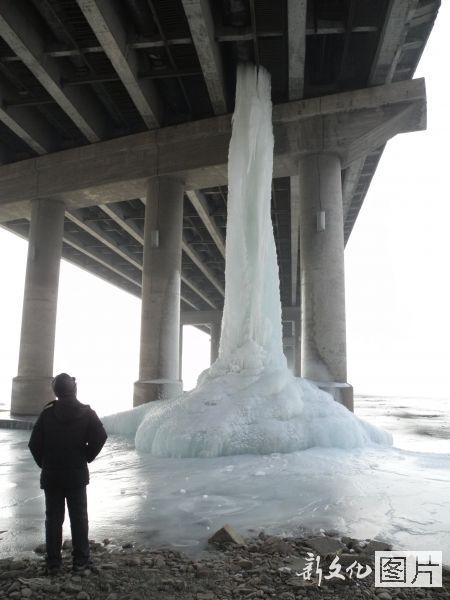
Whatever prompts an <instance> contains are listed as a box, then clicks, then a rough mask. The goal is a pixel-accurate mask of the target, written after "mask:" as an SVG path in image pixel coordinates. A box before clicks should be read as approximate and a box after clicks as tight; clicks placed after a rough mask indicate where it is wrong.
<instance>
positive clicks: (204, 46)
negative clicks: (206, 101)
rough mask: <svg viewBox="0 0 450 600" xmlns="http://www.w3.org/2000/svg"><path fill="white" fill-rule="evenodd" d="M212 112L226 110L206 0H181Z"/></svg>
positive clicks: (209, 11)
mask: <svg viewBox="0 0 450 600" xmlns="http://www.w3.org/2000/svg"><path fill="white" fill-rule="evenodd" d="M182 2H183V8H184V12H185V13H186V17H187V20H188V23H189V28H190V30H191V35H192V41H193V42H194V46H195V49H196V51H197V56H198V60H199V63H200V66H201V68H202V72H203V77H204V78H205V83H206V87H207V88H208V93H209V97H210V100H211V104H212V107H213V111H214V114H216V115H221V114H224V113H226V112H227V102H226V96H225V84H224V79H223V69H222V59H221V56H220V48H219V45H218V43H217V42H216V40H215V36H214V21H213V17H212V14H211V9H210V6H209V2H208V0H182Z"/></svg>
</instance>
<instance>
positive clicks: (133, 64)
mask: <svg viewBox="0 0 450 600" xmlns="http://www.w3.org/2000/svg"><path fill="white" fill-rule="evenodd" d="M77 3H78V6H79V7H80V9H81V11H82V12H83V14H84V16H85V18H86V20H87V21H88V23H89V25H90V26H91V29H92V31H93V32H94V33H95V36H96V37H97V39H98V41H99V42H100V44H101V46H102V48H103V49H104V51H105V53H106V55H107V57H108V58H109V60H110V61H111V64H112V66H113V67H114V69H115V70H116V72H117V74H118V76H119V78H120V80H121V81H122V83H123V85H124V86H125V88H126V90H127V92H128V94H129V95H130V98H131V99H132V101H133V102H134V104H135V106H136V108H137V110H138V111H139V114H140V115H141V117H142V119H143V121H144V123H145V124H146V126H147V127H148V128H149V129H153V128H155V127H158V126H159V124H160V113H161V105H160V100H159V97H158V93H157V91H156V88H155V86H154V84H153V82H152V81H150V80H148V79H147V80H139V77H138V56H137V51H136V50H133V49H132V48H129V47H128V46H127V32H126V31H125V29H124V27H123V24H122V21H121V18H120V16H119V15H118V14H117V12H116V10H115V6H114V3H113V2H111V1H110V0H77Z"/></svg>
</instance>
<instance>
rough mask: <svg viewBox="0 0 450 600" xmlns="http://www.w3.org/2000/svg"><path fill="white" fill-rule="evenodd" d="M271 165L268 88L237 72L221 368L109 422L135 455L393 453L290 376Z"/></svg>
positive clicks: (244, 69)
mask: <svg viewBox="0 0 450 600" xmlns="http://www.w3.org/2000/svg"><path fill="white" fill-rule="evenodd" d="M272 161H273V134H272V118H271V102H270V79H269V76H268V74H267V73H266V72H265V71H264V70H263V69H259V71H257V70H256V69H255V68H254V67H251V66H241V67H240V68H239V69H238V77H237V93H236V110H235V113H234V118H233V133H232V138H231V143H230V153H229V166H228V177H229V193H228V226H227V244H226V270H225V278H226V283H225V308H224V315H223V323H222V338H221V343H220V351H219V358H218V360H217V361H216V362H215V363H214V365H212V367H211V368H210V369H208V370H207V371H205V372H204V373H203V374H202V375H201V376H200V378H199V381H198V384H197V387H196V389H195V390H193V391H192V392H190V393H187V394H184V395H183V396H181V397H179V398H176V399H174V400H170V401H167V400H164V401H159V402H152V403H150V404H149V405H145V406H140V407H139V408H137V409H135V410H132V411H128V412H126V413H121V414H120V413H119V414H118V415H111V416H109V417H105V418H104V422H105V425H106V427H107V429H108V430H109V431H110V432H118V433H126V434H130V433H136V436H135V443H136V448H138V449H139V450H143V451H146V452H151V453H153V454H155V455H157V456H171V457H213V456H224V455H230V454H270V453H273V452H283V453H287V452H294V451H296V450H304V449H306V448H310V447H312V446H323V447H340V448H353V447H357V446H363V445H370V444H376V443H378V444H391V443H392V437H391V436H390V434H388V433H386V432H384V431H382V430H381V429H378V428H376V427H374V426H372V425H370V424H369V423H366V422H364V421H362V420H361V419H358V418H357V417H356V416H355V415H354V414H352V413H351V412H349V411H348V410H347V409H346V408H344V407H343V406H342V405H340V404H338V403H337V402H335V401H334V400H333V399H332V398H331V396H329V395H328V394H326V393H325V392H322V391H321V390H319V389H318V388H317V387H315V386H314V385H312V384H311V383H310V382H308V381H306V380H304V379H300V378H295V377H294V376H293V375H292V373H291V372H290V371H289V370H288V368H287V365H286V359H285V357H284V355H283V349H282V329H281V303H280V292H279V277H278V265H277V259H276V252H275V241H274V236H273V229H272V223H271V213H270V199H271V185H272Z"/></svg>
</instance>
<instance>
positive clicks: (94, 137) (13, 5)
mask: <svg viewBox="0 0 450 600" xmlns="http://www.w3.org/2000/svg"><path fill="white" fill-rule="evenodd" d="M19 4H20V6H19ZM32 18H33V17H32V15H28V14H27V7H26V6H24V4H23V3H17V2H11V1H10V0H0V35H1V37H2V38H3V39H4V40H5V42H6V43H7V44H8V46H9V47H10V48H11V50H13V52H15V53H16V54H17V56H18V57H19V58H20V60H21V61H22V62H23V63H24V64H25V66H26V67H28V69H29V70H30V71H31V73H32V74H33V75H34V76H35V77H36V79H37V80H38V81H39V83H40V84H41V85H42V86H43V87H44V88H45V90H46V91H47V92H48V93H49V94H50V96H52V98H53V99H54V100H55V102H56V103H57V104H58V105H59V106H60V107H61V108H62V110H63V111H64V112H65V113H66V114H67V116H68V117H69V118H70V119H71V120H72V121H73V123H74V124H75V125H76V126H77V127H78V129H79V130H80V131H81V132H82V133H83V135H84V136H85V137H86V139H87V140H89V141H90V142H98V141H100V139H101V138H102V135H103V119H102V116H101V112H100V110H99V107H98V106H96V104H95V98H94V96H92V97H90V96H89V93H87V91H86V90H80V89H76V88H74V87H69V88H64V87H63V86H62V85H61V81H62V80H63V73H62V71H61V67H60V65H59V63H58V62H57V60H56V59H54V58H51V57H49V56H46V54H45V40H44V39H43V38H41V37H39V35H38V33H37V31H36V30H34V29H32V28H31V27H30V25H29V23H30V22H31V19H32Z"/></svg>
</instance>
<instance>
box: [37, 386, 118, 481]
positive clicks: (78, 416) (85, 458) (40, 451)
mask: <svg viewBox="0 0 450 600" xmlns="http://www.w3.org/2000/svg"><path fill="white" fill-rule="evenodd" d="M107 437H108V436H107V435H106V432H105V430H104V428H103V425H102V422H101V421H100V419H99V418H98V416H97V413H96V412H95V411H94V410H92V408H91V407H90V406H88V405H86V404H82V403H81V402H79V401H78V400H77V399H76V397H75V396H67V397H64V398H60V399H59V400H55V401H53V402H50V403H49V404H47V406H46V407H45V408H44V410H43V411H42V412H41V414H40V415H39V418H38V420H37V421H36V423H35V425H34V427H33V431H32V432H31V437H30V441H29V444H28V447H29V449H30V451H31V454H32V455H33V458H34V460H35V461H36V463H37V465H38V466H39V467H40V468H41V469H42V472H41V488H51V487H66V488H68V487H77V486H81V485H87V484H88V483H89V469H88V466H87V463H90V462H92V461H93V460H94V458H95V457H96V456H97V454H98V453H99V452H100V450H101V449H102V448H103V444H104V443H105V441H106V438H107Z"/></svg>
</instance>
